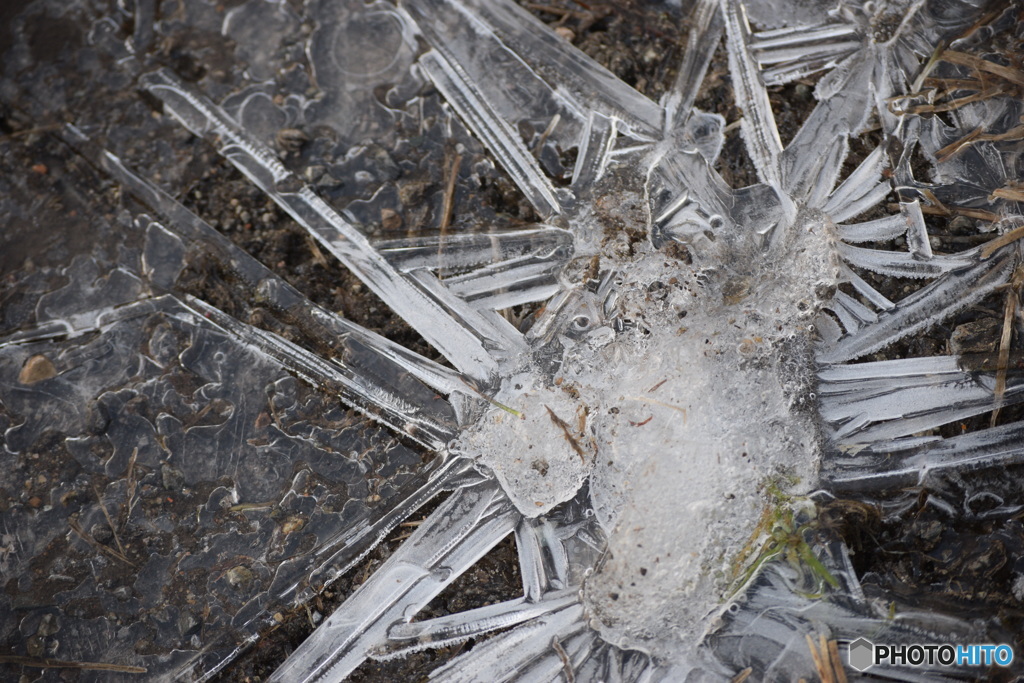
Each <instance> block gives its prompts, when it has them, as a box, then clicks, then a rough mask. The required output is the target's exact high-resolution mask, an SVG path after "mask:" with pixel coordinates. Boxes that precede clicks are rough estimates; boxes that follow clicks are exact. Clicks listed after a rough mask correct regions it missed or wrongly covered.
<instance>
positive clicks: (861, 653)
mask: <svg viewBox="0 0 1024 683" xmlns="http://www.w3.org/2000/svg"><path fill="white" fill-rule="evenodd" d="M874 663H875V644H874V643H872V642H871V641H870V640H867V639H866V638H858V639H857V640H855V641H853V642H852V643H850V666H852V667H853V668H854V669H856V670H857V671H864V670H865V669H867V668H868V667H869V666H871V665H872V664H874Z"/></svg>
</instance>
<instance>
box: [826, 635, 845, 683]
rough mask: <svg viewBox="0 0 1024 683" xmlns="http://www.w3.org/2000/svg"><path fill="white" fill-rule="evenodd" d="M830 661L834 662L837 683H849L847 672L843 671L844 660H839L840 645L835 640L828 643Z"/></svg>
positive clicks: (833, 669) (833, 667) (833, 668)
mask: <svg viewBox="0 0 1024 683" xmlns="http://www.w3.org/2000/svg"><path fill="white" fill-rule="evenodd" d="M828 659H829V661H830V662H832V671H833V673H835V675H836V683H847V680H846V672H845V671H844V670H843V660H842V659H840V658H839V643H837V642H836V641H835V640H830V641H828Z"/></svg>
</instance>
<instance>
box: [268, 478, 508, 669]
mask: <svg viewBox="0 0 1024 683" xmlns="http://www.w3.org/2000/svg"><path fill="white" fill-rule="evenodd" d="M518 518H519V513H518V512H517V511H516V510H515V508H514V507H513V506H512V504H511V502H510V501H509V499H508V498H507V497H506V496H505V494H504V493H502V492H501V489H500V488H499V487H498V485H497V484H496V483H495V482H493V481H491V482H485V483H481V484H476V485H473V486H468V487H465V488H460V489H457V490H456V491H455V492H454V493H452V495H451V496H450V497H449V498H448V499H447V500H446V501H445V502H443V503H441V505H440V506H439V507H438V508H437V509H436V510H435V511H434V512H432V513H431V514H430V516H429V517H427V519H426V520H424V521H423V523H422V524H420V526H419V527H417V529H416V531H415V532H413V534H412V536H411V537H410V538H409V539H408V540H407V541H406V542H405V543H403V544H402V546H401V547H400V548H399V549H398V550H397V551H395V553H394V554H393V555H392V556H391V557H389V558H388V559H387V561H386V562H385V563H384V564H383V565H382V566H381V567H380V568H379V569H378V570H377V571H376V572H374V573H373V575H372V576H371V577H370V578H369V579H368V580H367V581H366V583H364V584H363V585H361V586H360V587H359V588H358V589H356V592H355V593H353V594H352V595H351V596H350V597H349V598H348V600H346V601H345V603H344V604H342V605H341V606H340V607H339V608H338V609H337V610H336V611H335V612H334V614H332V615H331V616H330V617H329V618H328V619H327V620H326V621H324V623H323V624H321V625H320V627H319V628H317V630H316V631H315V632H314V633H313V635H312V636H310V637H309V638H308V639H307V640H305V641H304V642H303V643H302V645H300V646H299V648H298V649H297V650H296V651H295V652H294V654H292V656H291V657H289V658H288V660H287V661H286V662H285V663H284V664H283V665H282V666H281V667H280V668H279V669H278V670H277V671H275V672H274V674H273V676H271V678H270V680H271V681H288V682H289V683H291V682H293V681H294V682H295V683H299V682H302V683H306V682H308V681H330V682H332V683H334V682H337V681H341V680H342V679H344V678H345V677H346V676H348V675H349V674H350V673H351V672H352V671H353V670H354V669H355V668H356V667H357V666H359V665H360V664H361V663H362V662H363V661H364V660H365V659H366V657H367V656H368V655H369V654H370V652H371V651H372V650H373V649H374V648H377V647H379V646H381V645H382V644H384V643H385V642H386V640H387V633H388V629H390V628H391V626H392V624H394V623H396V622H399V621H403V620H407V619H409V618H411V617H412V616H413V615H414V614H415V613H416V612H418V611H419V610H420V609H422V608H423V607H425V606H426V605H427V604H428V603H429V602H430V601H431V600H432V599H433V598H434V597H435V596H436V595H438V594H439V593H440V592H441V591H442V590H444V588H445V587H446V586H447V585H448V584H450V583H451V582H452V581H454V580H455V579H456V578H458V577H459V576H460V575H461V574H462V573H463V572H464V571H466V569H468V568H469V567H470V566H472V565H473V564H475V563H476V562H477V561H478V560H479V559H480V558H482V557H483V556H484V555H485V554H486V553H487V551H489V550H490V549H491V548H493V547H494V546H495V545H496V544H497V543H498V542H499V541H500V540H501V539H502V538H504V537H505V536H507V535H508V534H509V533H511V531H512V530H513V529H514V528H515V525H516V522H517V521H518Z"/></svg>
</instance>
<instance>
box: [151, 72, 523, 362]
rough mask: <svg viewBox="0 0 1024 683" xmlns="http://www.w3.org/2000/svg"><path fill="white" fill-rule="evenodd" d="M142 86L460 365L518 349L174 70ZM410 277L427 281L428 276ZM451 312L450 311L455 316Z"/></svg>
mask: <svg viewBox="0 0 1024 683" xmlns="http://www.w3.org/2000/svg"><path fill="white" fill-rule="evenodd" d="M146 87H147V88H148V89H149V90H150V91H151V92H153V93H154V94H155V95H157V96H158V97H160V98H161V99H163V101H164V102H165V104H166V105H167V106H168V107H169V108H170V110H171V111H172V112H173V113H174V114H175V115H176V116H178V118H179V119H181V121H182V123H184V124H185V125H186V126H187V127H188V128H189V129H190V130H192V132H193V133H195V134H196V135H200V136H204V135H216V136H218V144H219V145H220V149H221V151H222V153H223V154H225V156H227V157H228V158H229V159H230V160H232V162H234V163H235V164H236V165H237V166H238V167H239V169H240V170H242V172H243V173H245V174H246V175H247V176H248V177H249V178H250V179H251V180H252V181H253V182H254V183H256V184H257V185H258V186H259V187H260V188H261V189H262V190H263V191H264V192H266V193H267V194H268V195H270V196H271V197H272V198H273V199H274V200H275V201H276V202H278V203H279V204H280V205H281V206H282V208H284V209H285V210H286V211H288V212H289V213H290V214H291V215H292V217H294V218H295V220H296V221H298V222H299V224H300V225H302V226H303V227H305V228H306V229H308V230H310V232H311V234H312V235H313V237H314V238H316V239H317V240H318V241H319V242H320V243H321V244H322V245H323V246H324V247H325V248H326V249H327V250H328V251H330V252H331V253H332V254H334V255H335V256H336V257H337V258H338V259H339V260H340V261H341V262H342V263H344V264H345V265H346V266H348V267H349V268H350V269H352V271H353V272H354V273H356V274H358V275H359V276H360V277H361V278H362V279H363V281H364V282H365V283H366V284H367V286H368V287H369V288H370V289H371V290H373V291H374V292H375V293H376V294H377V295H378V296H380V297H381V298H382V299H383V300H384V301H386V302H388V304H389V305H390V306H391V307H392V308H393V309H394V310H395V311H396V312H399V314H400V315H402V317H403V318H405V319H406V320H407V321H409V323H410V324H411V325H412V326H413V327H414V328H415V329H416V330H417V331H418V332H420V334H422V335H423V337H424V338H425V339H427V341H429V342H430V343H431V344H433V345H434V346H435V347H436V348H437V349H438V350H439V351H441V352H442V353H444V354H445V356H446V357H448V358H449V359H450V360H451V361H452V362H453V363H454V364H455V365H456V366H457V367H459V368H460V369H461V370H463V371H464V372H466V373H468V374H470V375H472V376H474V377H476V378H479V379H483V378H485V377H487V376H488V375H489V374H490V372H491V371H493V369H494V366H495V360H494V358H493V357H492V356H491V353H492V352H497V353H500V354H501V355H503V356H508V355H510V354H512V353H514V352H515V351H516V350H517V349H519V348H521V346H522V341H521V338H517V334H516V332H515V331H514V330H512V329H510V328H507V327H505V326H502V325H500V324H497V323H494V322H493V321H492V322H490V323H489V324H484V325H482V326H480V327H473V326H472V325H473V323H474V322H477V321H478V319H479V315H478V314H476V313H475V312H473V311H471V310H467V307H466V304H464V303H462V302H460V301H459V300H458V299H457V298H455V297H452V296H451V295H449V294H447V292H446V290H444V289H443V288H438V287H430V291H428V292H424V291H423V289H421V288H420V287H417V286H415V285H414V284H413V283H412V282H410V281H409V280H408V279H406V278H404V277H402V275H401V274H400V273H398V272H397V271H395V270H394V269H393V268H392V267H391V266H390V265H389V264H388V263H387V261H385V260H384V259H383V258H382V257H381V256H380V254H378V253H377V252H376V250H374V249H373V247H371V246H370V244H369V242H368V241H367V240H366V238H365V237H364V236H363V235H362V234H360V233H359V232H358V231H357V230H356V229H355V228H354V226H352V224H351V223H350V222H349V221H348V220H346V219H345V218H344V217H342V216H341V215H340V214H338V213H337V212H336V211H334V210H333V209H332V208H330V207H329V206H328V205H327V204H326V203H325V202H324V201H323V200H322V199H320V198H319V197H318V196H317V195H316V194H314V193H313V191H312V190H310V189H309V188H308V187H307V186H305V185H304V184H303V183H302V182H301V181H300V180H299V179H298V178H297V177H295V176H294V175H293V174H291V173H290V172H289V171H288V170H287V169H285V167H284V166H283V165H282V164H281V162H280V161H278V160H277V159H276V158H275V157H274V155H273V153H272V152H271V151H270V150H269V149H267V148H265V147H264V146H263V145H262V144H261V143H259V142H257V141H256V140H254V139H252V138H251V137H250V136H248V135H247V134H246V133H245V131H244V130H243V129H241V128H239V127H238V125H237V124H236V123H234V122H233V121H232V120H231V119H230V118H229V117H228V116H227V114H225V113H224V112H223V111H222V110H220V108H219V107H217V106H216V105H214V104H213V103H212V102H210V101H209V100H206V99H205V98H203V97H202V96H200V95H197V94H196V93H194V92H192V91H191V90H190V89H189V88H188V87H187V86H185V85H184V84H183V83H181V82H180V81H179V80H178V79H177V78H176V77H175V76H173V75H172V74H170V73H169V72H167V71H160V72H156V73H153V74H150V75H149V76H147V79H146ZM417 279H418V281H419V283H420V284H421V285H424V284H426V285H427V286H430V285H429V283H428V282H426V281H427V280H429V279H430V278H429V277H428V276H425V275H421V276H419V277H418V278H417ZM452 315H457V316H458V318H457V320H458V321H459V322H457V320H456V319H453V318H452V317H451V316H452Z"/></svg>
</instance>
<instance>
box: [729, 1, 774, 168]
mask: <svg viewBox="0 0 1024 683" xmlns="http://www.w3.org/2000/svg"><path fill="white" fill-rule="evenodd" d="M722 12H723V13H724V15H725V27H726V36H727V43H726V44H727V46H728V48H729V71H730V73H731V74H732V83H733V88H735V92H736V104H737V105H738V106H739V107H740V108H741V109H742V110H743V119H742V121H743V122H742V124H741V125H740V129H741V130H742V131H743V138H744V140H745V141H746V143H747V151H748V153H749V154H750V157H751V159H753V161H754V166H755V167H756V168H757V174H758V177H759V178H760V179H761V181H762V182H764V183H767V184H768V185H771V186H772V187H775V188H781V186H782V185H781V180H782V177H781V169H780V167H779V157H780V156H781V155H782V140H781V139H780V138H779V130H778V128H777V127H776V125H775V115H774V114H773V113H772V106H771V102H769V101H768V91H767V90H765V87H764V81H763V80H762V79H761V71H760V68H759V67H758V64H757V61H756V60H755V59H754V56H753V55H752V54H751V51H750V41H751V34H750V25H749V24H748V23H747V16H746V12H745V10H744V8H743V5H742V4H741V3H740V2H739V0H722Z"/></svg>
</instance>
